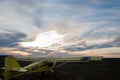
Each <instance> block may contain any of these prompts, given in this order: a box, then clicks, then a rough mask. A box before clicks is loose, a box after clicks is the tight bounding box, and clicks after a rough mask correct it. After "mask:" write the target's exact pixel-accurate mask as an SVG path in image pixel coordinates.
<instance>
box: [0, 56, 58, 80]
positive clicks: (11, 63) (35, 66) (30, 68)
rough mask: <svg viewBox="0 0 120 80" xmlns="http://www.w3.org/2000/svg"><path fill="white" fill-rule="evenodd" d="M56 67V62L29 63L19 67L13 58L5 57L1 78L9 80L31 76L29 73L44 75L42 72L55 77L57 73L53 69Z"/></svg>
mask: <svg viewBox="0 0 120 80" xmlns="http://www.w3.org/2000/svg"><path fill="white" fill-rule="evenodd" d="M55 66H56V62H50V61H49V62H48V61H44V60H41V61H38V62H34V63H31V64H29V65H27V66H25V67H21V65H20V64H19V63H18V62H17V60H16V59H15V58H14V57H13V56H6V57H5V62H4V67H3V68H1V69H4V72H3V76H4V80H9V79H11V78H15V77H18V76H22V75H26V74H31V73H37V72H42V73H43V74H44V71H47V70H49V71H51V72H52V73H53V75H54V76H56V74H57V72H54V71H53V68H54V67H55Z"/></svg>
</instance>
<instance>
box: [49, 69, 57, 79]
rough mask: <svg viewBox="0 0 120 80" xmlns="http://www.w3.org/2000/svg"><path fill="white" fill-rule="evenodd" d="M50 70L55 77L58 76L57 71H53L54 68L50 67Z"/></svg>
mask: <svg viewBox="0 0 120 80" xmlns="http://www.w3.org/2000/svg"><path fill="white" fill-rule="evenodd" d="M50 71H51V72H52V73H53V76H54V77H57V72H55V71H53V70H52V69H50Z"/></svg>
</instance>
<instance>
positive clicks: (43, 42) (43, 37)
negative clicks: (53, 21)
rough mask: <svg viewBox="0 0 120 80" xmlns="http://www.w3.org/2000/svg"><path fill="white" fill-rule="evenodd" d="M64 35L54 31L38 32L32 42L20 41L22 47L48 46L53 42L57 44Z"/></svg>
mask: <svg viewBox="0 0 120 80" xmlns="http://www.w3.org/2000/svg"><path fill="white" fill-rule="evenodd" d="M63 38H64V36H63V35H60V34H58V33H57V32H55V31H48V32H43V33H40V34H38V35H37V36H36V39H35V40H34V41H32V42H22V43H21V45H22V46H24V47H39V48H43V47H49V46H52V45H53V44H57V43H60V42H62V41H63Z"/></svg>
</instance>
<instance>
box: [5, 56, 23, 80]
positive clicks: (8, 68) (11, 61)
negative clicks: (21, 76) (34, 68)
mask: <svg viewBox="0 0 120 80" xmlns="http://www.w3.org/2000/svg"><path fill="white" fill-rule="evenodd" d="M20 67H21V66H20V64H19V63H18V62H17V60H16V59H15V58H14V57H13V56H7V57H5V61H4V74H3V75H4V80H8V79H9V78H11V77H13V76H14V75H15V74H16V73H15V72H13V70H14V69H19V68H20Z"/></svg>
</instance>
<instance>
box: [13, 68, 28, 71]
mask: <svg viewBox="0 0 120 80" xmlns="http://www.w3.org/2000/svg"><path fill="white" fill-rule="evenodd" d="M12 71H17V72H27V71H28V70H27V69H25V68H14V69H12Z"/></svg>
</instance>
